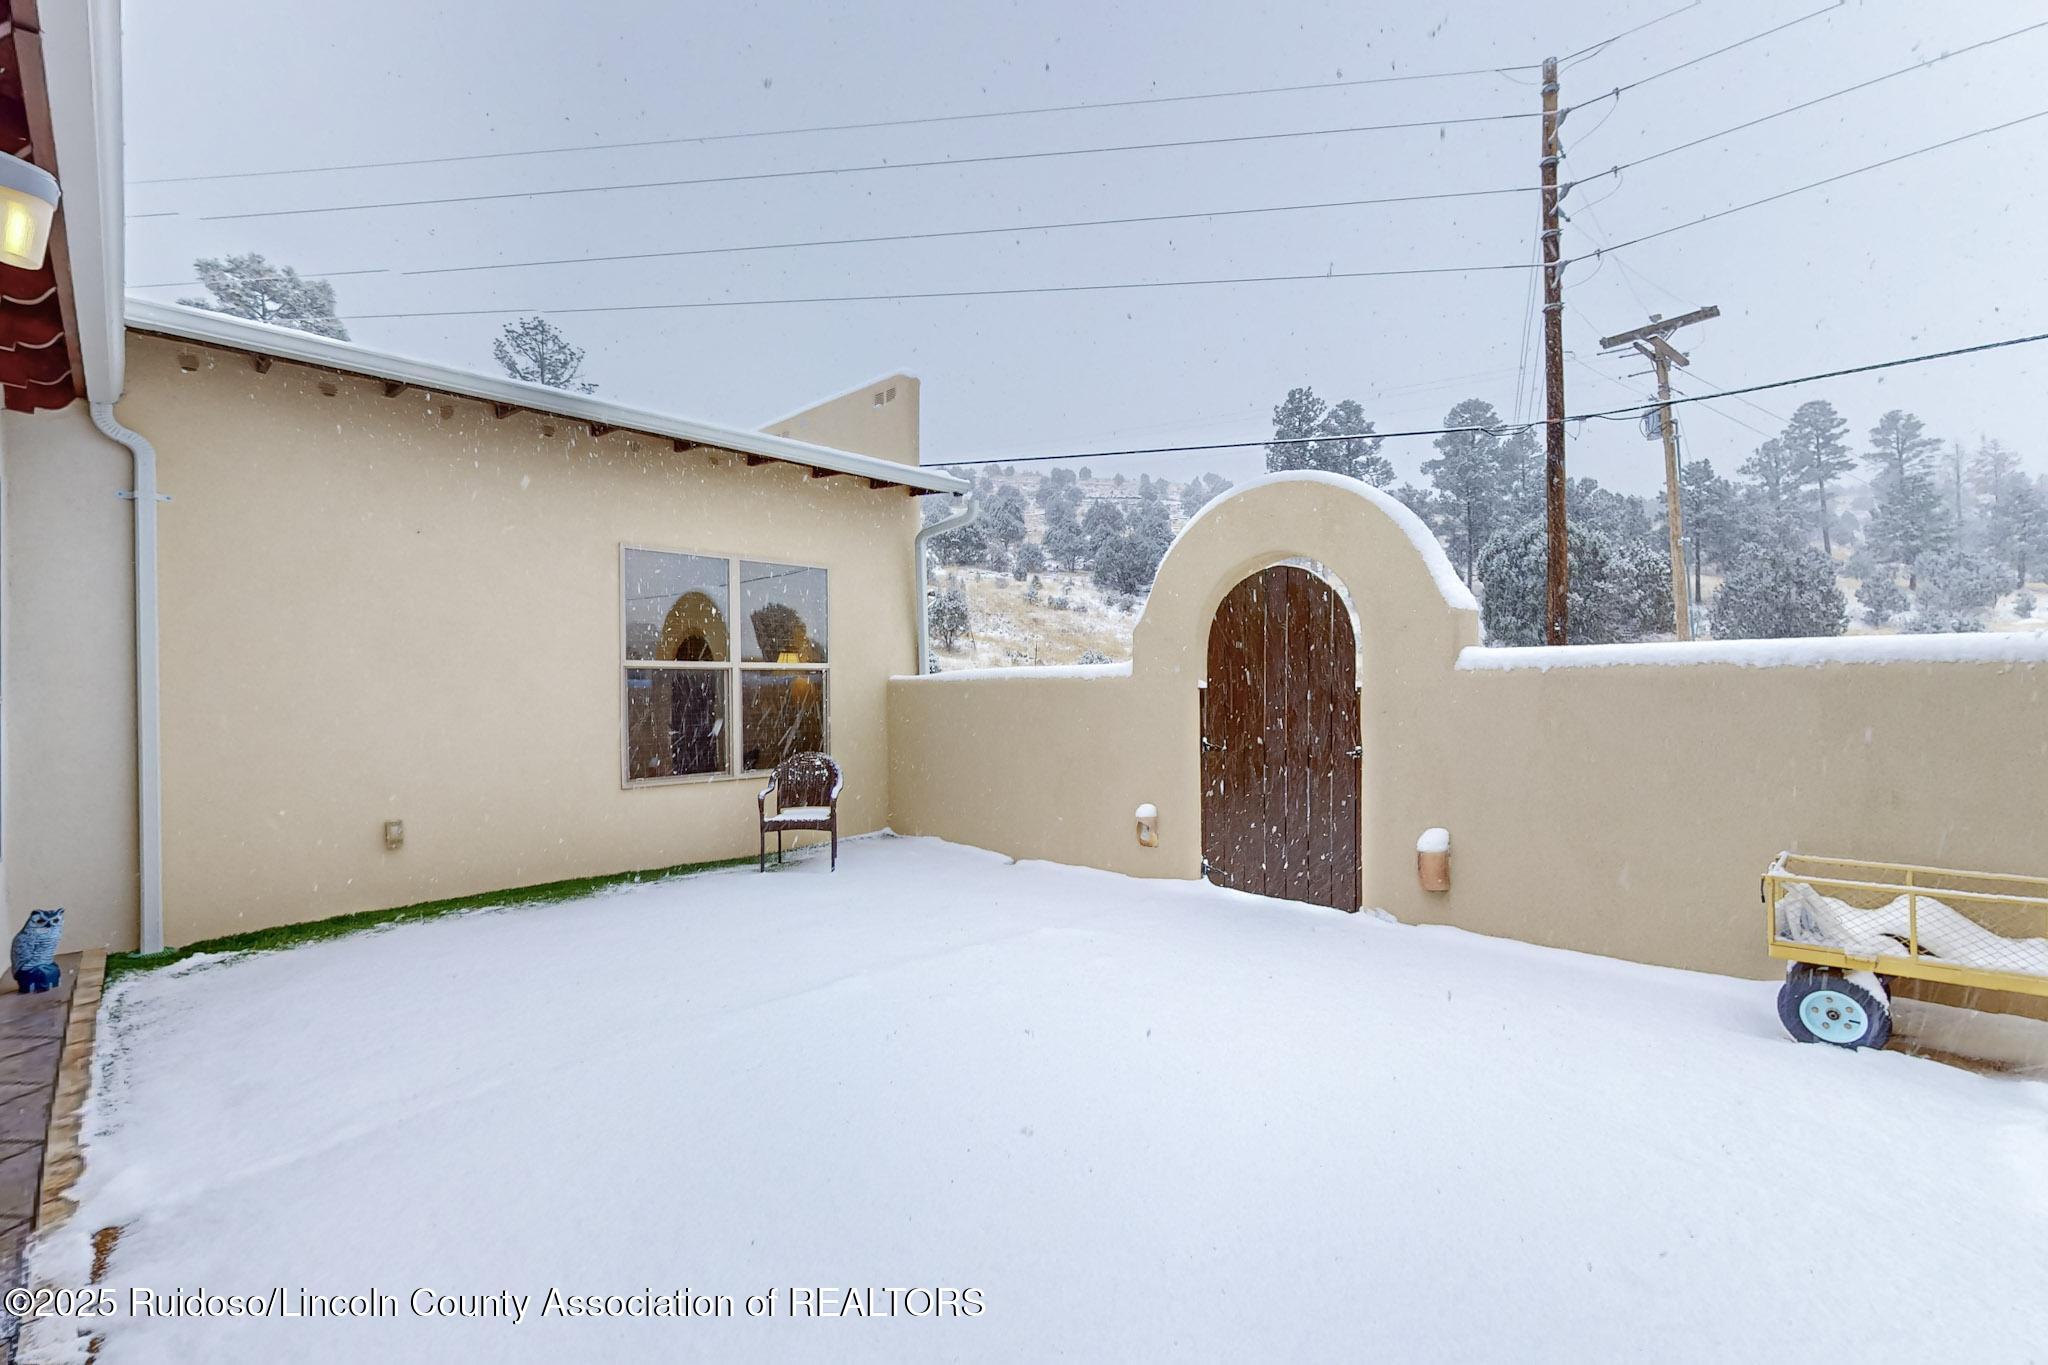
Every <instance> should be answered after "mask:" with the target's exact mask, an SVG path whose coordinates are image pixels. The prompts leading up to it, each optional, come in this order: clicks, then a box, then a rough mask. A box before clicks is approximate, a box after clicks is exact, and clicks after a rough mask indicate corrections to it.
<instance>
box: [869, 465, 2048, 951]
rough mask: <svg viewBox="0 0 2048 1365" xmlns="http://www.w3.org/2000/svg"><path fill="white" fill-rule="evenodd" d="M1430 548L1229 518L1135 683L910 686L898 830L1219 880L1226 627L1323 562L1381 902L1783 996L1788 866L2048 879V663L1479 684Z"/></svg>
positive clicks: (896, 708)
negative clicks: (1215, 678) (1214, 628)
mask: <svg viewBox="0 0 2048 1365" xmlns="http://www.w3.org/2000/svg"><path fill="white" fill-rule="evenodd" d="M1354 487H1355V486H1354ZM1424 535H1425V536H1426V533H1424ZM1426 550H1427V553H1425V550H1424V549H1423V548H1419V547H1418V543H1417V541H1416V540H1415V539H1413V538H1412V537H1411V535H1410V533H1409V531H1408V529H1405V528H1404V526H1403V525H1402V524H1401V519H1400V517H1399V514H1397V513H1394V512H1390V511H1389V510H1388V509H1387V508H1385V507H1384V506H1382V505H1381V504H1380V503H1378V502H1376V501H1373V500H1371V499H1370V498H1369V497H1368V496H1366V495H1365V494H1363V493H1362V492H1357V491H1349V490H1347V489H1346V488H1343V487H1339V486H1337V485H1336V484H1334V483H1331V482H1326V481H1321V480H1317V479H1313V478H1307V479H1282V480H1278V481H1269V482H1262V483H1260V484H1256V485H1253V486H1250V487H1248V488H1246V489H1245V490H1242V491H1240V492H1237V493H1234V494H1232V495H1230V496H1228V497H1226V498H1225V499H1223V500H1220V501H1219V502H1218V503H1216V504H1214V505H1212V507H1211V508H1210V509H1209V510H1208V511H1207V512H1206V513H1205V514H1204V515H1203V516H1202V517H1200V518H1199V519H1197V520H1196V521H1195V522H1194V523H1192V524H1191V525H1190V527H1189V528H1188V529H1187V530H1186V531H1185V532H1183V534H1182V536H1181V538H1180V539H1179V540H1178V541H1177V542H1176V543H1175V545H1174V547H1173V549H1172V551H1171V552H1170V553H1169V555H1168V557H1167V560H1166V562H1165V564H1164V565H1163V566H1162V568H1161V572H1160V576H1159V581H1158V583H1157V585H1156V586H1155V588H1154V590H1153V593H1152V597H1151V600H1150V602H1149V603H1148V604H1147V606H1146V609H1145V614H1144V616H1143V618H1142V619H1141V620H1140V622H1139V624H1138V627H1137V630H1136V633H1135V637H1134V641H1133V645H1134V649H1133V662H1132V665H1131V669H1130V673H1129V674H1128V675H1127V676H1118V675H1117V674H1115V673H1114V672H1111V671H1098V672H1097V673H1096V674H1095V675H1093V676H1081V677H1075V676H1061V675H1058V674H1054V675H1052V676H1046V675H1043V674H1040V673H1037V672H1035V671H1034V670H1029V669H1020V670H1013V671H1010V672H1008V673H1004V674H998V675H995V676H988V675H979V676H968V677H957V678H948V677H944V676H939V677H933V678H899V679H897V680H895V681H893V682H892V683H891V685H890V727H891V734H892V746H891V763H892V767H893V778H892V793H893V801H894V807H893V812H892V816H891V823H892V824H893V825H894V827H895V828H896V829H897V830H898V831H899V832H904V833H918V834H934V835H939V836H941V837H945V838H949V839H955V840H959V841H961V842H964V843H971V844H978V845H981V846H984V847H988V848H993V849H998V850H1000V851H1002V852H1005V853H1009V854H1012V855H1014V856H1018V857H1033V858H1047V859H1052V860H1055V861H1060V862H1068V863H1081V864H1087V865H1091V866H1096V867H1103V868H1109V869H1112V870H1115V871H1120V872H1128V873H1134V874H1137V875H1142V876H1162V877H1195V876H1198V875H1199V872H1200V862H1201V797H1200V762H1199V754H1198V748H1197V742H1198V729H1197V714H1198V713H1197V705H1198V700H1197V698H1198V693H1197V684H1198V683H1199V681H1200V680H1201V678H1202V675H1203V672H1204V670H1205V657H1206V647H1207V638H1208V628H1209V622H1210V619H1211V618H1212V616H1213V615H1214V612H1215V608H1216V606H1217V604H1218V603H1219V602H1220V601H1221V600H1222V598H1223V595H1224V594H1225V593H1226V592H1228V591H1229V589H1230V588H1231V587H1232V586H1233V585H1235V584H1236V583H1237V582H1238V581H1240V580H1241V579H1242V578H1243V577H1245V576H1246V575H1247V574H1249V573H1251V572H1253V571H1255V570H1257V569H1259V568H1262V567H1265V566H1266V565H1269V564H1272V563H1275V562H1278V561H1280V560H1284V559H1288V558H1293V557H1297V556H1301V557H1307V558H1311V559H1314V560H1316V561H1319V562H1320V563H1321V564H1322V565H1323V566H1324V567H1325V569H1326V570H1327V571H1328V573H1329V575H1330V576H1331V577H1332V578H1333V579H1335V580H1336V581H1337V582H1339V583H1340V584H1342V585H1343V586H1344V587H1345V588H1346V589H1347V591H1348V593H1349V595H1350V597H1351V599H1352V602H1353V606H1354V610H1355V611H1356V613H1357V615H1358V617H1359V626H1360V632H1359V650H1360V672H1359V682H1360V686H1361V689H1362V692H1363V698H1362V700H1363V710H1362V717H1363V719H1362V729H1363V735H1362V741H1363V747H1364V750H1365V759H1364V763H1365V782H1364V802H1363V813H1362V825H1363V830H1362V835H1363V837H1362V841H1361V849H1362V856H1363V861H1364V895H1365V903H1366V904H1368V905H1376V906H1382V907H1384V908H1386V909H1387V910H1390V911H1392V912H1393V913H1394V914H1396V915H1397V916H1399V917H1400V918H1402V919H1404V920H1413V921H1429V922H1440V923H1448V924H1456V925H1460V926H1462V927H1465V928H1469V929H1474V930H1478V931H1480V932H1483V933H1489V934H1500V935H1505V936H1509V937H1513V938H1519V939H1525V940H1528V941H1531V942H1536V943H1545V944H1552V945H1556V946H1561V947H1568V948H1576V949H1581V950H1584V951H1587V952H1595V953H1603V954H1608V955H1611V956H1616V957H1624V958H1631V959H1634V960H1637V961H1644V962H1655V963H1663V964H1666V965H1671V966H1680V967H1691V968H1698V969H1704V970H1710V971H1719V972H1729V973H1734V974H1738V975H1752V976H1766V975H1770V974H1772V972H1773V971H1774V968H1773V966H1772V964H1771V962H1770V961H1769V959H1768V958H1767V957H1766V956H1765V954H1764V951H1763V921H1762V910H1761V908H1760V907H1759V905H1758V901H1757V878H1758V875H1759V874H1760V873H1761V872H1762V871H1763V870H1764V868H1765V867H1766V866H1767V865H1768V864H1769V862H1770V860H1771V859H1772V857H1773V856H1775V854H1776V853H1777V852H1778V851H1779V850H1781V849H1784V848H1787V847H1793V848H1799V849H1804V850H1807V851H1810V852H1823V853H1830V854H1838V855H1841V856H1846V857H1871V858H1883V859H1888V860H1893V861H1918V862H1927V863H1935V864H1947V865H1952V866H1962V867H1983V868H1987V869H1997V870H2002V871H2007V872H2015V873H2032V874H2036V875H2048V837H2044V834H2048V830H2044V815H2043V811H2044V810H2048V658H2044V659H2043V661H2040V662H2032V663H2027V662H2018V663H2015V662H1995V661H1974V662H1952V661H1951V662H1929V661H1916V662H1889V663H1882V664H1880V663H1875V662H1848V663H1828V664H1824V665H1819V666H1775V667H1746V666H1741V665H1739V664H1736V663H1733V662H1718V663H1714V662H1693V663H1680V664H1669V663H1647V662H1645V663H1631V664H1617V665H1611V666H1606V667H1597V668H1595V667H1560V668H1553V669H1550V670H1549V671H1542V670H1539V669H1538V668H1536V667H1533V666H1528V667H1514V668H1511V669H1508V670H1504V671H1495V670H1487V669H1473V668H1460V667H1458V661H1459V657H1460V652H1461V650H1462V649H1463V648H1464V647H1466V646H1468V645H1472V644H1475V643H1476V641H1477V638H1478V626H1477V619H1476V614H1475V613H1474V612H1472V611H1471V610H1469V609H1465V608H1461V607H1459V606H1457V605H1454V604H1453V603H1452V602H1451V601H1449V600H1447V598H1446V594H1445V593H1444V592H1442V591H1440V590H1439V587H1438V585H1437V580H1436V578H1434V577H1433V576H1432V574H1431V572H1430V568H1429V564H1428V563H1427V560H1428V558H1429V556H1430V555H1434V556H1435V558H1436V560H1437V561H1438V562H1439V567H1440V568H1441V567H1443V566H1441V563H1440V561H1441V552H1440V551H1436V550H1435V548H1434V543H1433V542H1428V543H1427V546H1426ZM1648 648H1649V652H1650V655H1651V656H1652V657H1663V658H1678V659H1687V658H1698V657H1704V656H1707V655H1710V654H1711V647H1700V646H1684V645H1670V646H1661V647H1648ZM1659 649H1662V650H1665V651H1678V652H1677V653H1675V654H1674V653H1666V654H1663V655H1661V656H1659V655H1658V654H1657V651H1658V650H1659ZM1688 650H1690V651H1692V653H1690V654H1688V653H1686V652H1685V651H1688ZM1499 654H1500V652H1499V651H1486V656H1487V657H1488V658H1490V659H1491V658H1498V656H1499ZM1479 657H1480V656H1478V655H1474V656H1468V662H1469V661H1474V660H1476V659H1477V658H1479ZM1529 657H1530V658H1531V659H1534V658H1536V657H1538V656H1536V655H1530V656H1529ZM1142 802H1151V803H1153V804H1155V805H1156V806H1158V807H1159V811H1160V827H1159V832H1160V836H1161V841H1160V845H1159V847H1157V848H1149V849H1148V848H1144V847H1141V846H1140V845H1139V844H1138V842H1137V839H1136V837H1135V831H1134V822H1133V819H1132V812H1133V811H1134V809H1135V808H1136V807H1137V806H1138V805H1139V804H1140V803H1142ZM1434 825H1442V826H1445V827H1447V828H1449V829H1450V831H1451V836H1452V874H1453V875H1452V881H1453V885H1452V889H1451V891H1449V892H1448V893H1445V894H1440V895H1433V894H1430V893H1425V892H1423V891H1422V890H1421V889H1420V888H1419V887H1418V885H1417V882H1416V877H1415V870H1414V866H1415V853H1414V848H1415V840H1416V837H1417V836H1418V835H1419V834H1420V833H1421V832H1422V831H1423V830H1425V829H1427V828H1429V827H1431V826H1434Z"/></svg>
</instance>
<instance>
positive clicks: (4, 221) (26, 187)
mask: <svg viewBox="0 0 2048 1365" xmlns="http://www.w3.org/2000/svg"><path fill="white" fill-rule="evenodd" d="M56 211H57V177H55V176H53V175H51V174H50V173H49V172H48V171H46V170H44V169H43V168H42V167H41V166H38V165H36V164H34V163H33V162H28V161H23V160H22V159H21V158H20V157H18V156H8V155H6V154H5V153H0V261H4V262H6V263H7V264H8V265H12V266H19V267H21V268H22V269H23V270H40V269H42V265H43V258H44V256H45V255H46V254H47V253H48V252H49V249H50V215H51V214H53V213H55V212H56Z"/></svg>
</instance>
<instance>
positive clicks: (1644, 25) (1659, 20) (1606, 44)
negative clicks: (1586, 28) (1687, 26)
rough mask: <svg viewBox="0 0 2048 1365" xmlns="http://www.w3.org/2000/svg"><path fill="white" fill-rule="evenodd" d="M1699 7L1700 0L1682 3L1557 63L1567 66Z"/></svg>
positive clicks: (1568, 54)
mask: <svg viewBox="0 0 2048 1365" xmlns="http://www.w3.org/2000/svg"><path fill="white" fill-rule="evenodd" d="M1699 7H1700V0H1692V3H1690V4H1686V5H1680V6H1679V7H1678V8H1677V9H1675V10H1671V11H1669V12H1667V13H1664V14H1660V15H1658V16H1657V17H1656V18H1654V19H1647V20H1645V21H1643V22H1642V23H1640V24H1637V25H1636V26H1635V27H1634V28H1625V29H1623V30H1622V31H1621V32H1619V33H1617V34H1615V35H1614V36H1613V37H1611V38H1602V39H1601V40H1600V41H1599V42H1597V43H1588V44H1587V45H1586V46H1584V47H1582V48H1580V49H1579V50H1578V51H1577V52H1568V53H1566V54H1565V55H1564V56H1562V57H1559V58H1558V59H1557V64H1558V65H1559V66H1565V65H1567V64H1569V63H1571V62H1575V61H1577V60H1579V58H1581V57H1590V56H1592V55H1593V54H1594V53H1596V52H1599V51H1601V50H1602V49H1604V48H1607V47H1611V46H1613V45H1614V44H1615V43H1618V42H1620V41H1621V40H1622V39H1623V38H1628V37H1632V36H1634V35H1635V34H1638V33H1641V32H1642V31H1643V30H1644V29H1646V28H1654V27H1655V26H1656V25H1658V24H1661V23H1663V22H1664V21H1665V20H1666V19H1675V18H1677V17H1678V16H1679V15H1681V14H1683V13H1685V12H1686V11H1687V10H1691V9H1698V8H1699Z"/></svg>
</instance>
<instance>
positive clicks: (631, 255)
mask: <svg viewBox="0 0 2048 1365" xmlns="http://www.w3.org/2000/svg"><path fill="white" fill-rule="evenodd" d="M1535 188H1536V187H1535V186H1533V185H1507V186H1503V187H1501V188H1499V189H1491V190H1439V191H1436V192H1433V193H1429V194H1393V195H1383V196H1380V197H1378V198H1373V199H1334V200H1327V201H1325V202H1322V203H1316V204H1271V205H1264V206H1260V207H1256V208H1241V209H1204V210H1200V211H1197V212H1193V213H1146V214H1133V215H1130V216H1127V217H1122V218H1086V219H1080V220H1077V221H1073V222H1064V223H1020V224H1016V225H1012V226H1004V227H984V228H954V229H949V230H940V231H933V232H891V233H883V234H880V235H878V236H873V237H831V238H822V239H817V240H806V241H797V242H757V243H750V244H747V245H744V246H707V247H688V248H682V249H678V250H673V251H628V252H620V253H617V254H614V255H607V256H562V257H555V258H552V259H546V260H535V261H502V262H498V263H496V264H488V265H448V266H438V267H435V268H433V269H429V270H407V271H405V272H403V273H405V274H407V275H461V274H468V273H472V272H475V271H480V270H525V269H530V268H534V267H539V266H557V265H596V264H603V263H606V262H615V261H651V260H666V259H670V258H673V257H679V256H723V255H735V254H738V253H742V252H748V251H791V250H795V249H798V248H802V247H824V246H864V245H870V244H873V243H876V242H928V241H934V240H937V239H940V238H946V237H1000V236H1005V235H1007V234H1009V233H1013V232H1064V231H1066V230H1068V229H1071V228H1094V227H1120V226H1125V225H1128V224H1133V223H1173V222H1183V221H1187V220H1190V219H1197V218H1241V217H1246V216H1249V215H1253V214H1264V213H1308V212H1313V211H1319V210H1326V209H1349V208H1363V207H1365V206H1367V205H1372V204H1413V203H1420V202H1422V201H1424V200H1433V199H1478V198H1484V197H1487V196H1490V195H1502V194H1529V193H1532V192H1533V191H1534V190H1535Z"/></svg>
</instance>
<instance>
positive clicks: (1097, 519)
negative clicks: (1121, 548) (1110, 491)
mask: <svg viewBox="0 0 2048 1365" xmlns="http://www.w3.org/2000/svg"><path fill="white" fill-rule="evenodd" d="M1123 531H1124V514H1123V509H1122V508H1120V507H1118V506H1117V505H1116V504H1115V503H1113V502H1110V501H1108V500H1106V499H1097V500H1096V501H1094V502H1091V503H1089V504H1088V510H1087V511H1086V512H1085V513H1083V514H1082V517H1081V539H1082V541H1083V542H1084V544H1085V546H1086V549H1085V551H1084V553H1085V555H1086V556H1087V558H1089V559H1093V558H1094V557H1095V555H1096V554H1097V553H1099V552H1100V551H1101V549H1102V547H1103V546H1105V545H1107V544H1108V543H1109V542H1110V541H1112V540H1115V539H1116V538H1117V537H1118V536H1120V535H1122V534H1123Z"/></svg>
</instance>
